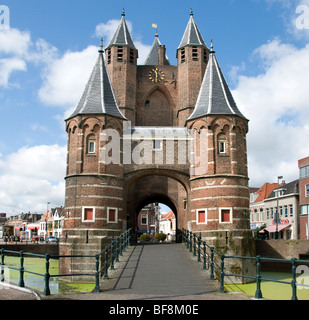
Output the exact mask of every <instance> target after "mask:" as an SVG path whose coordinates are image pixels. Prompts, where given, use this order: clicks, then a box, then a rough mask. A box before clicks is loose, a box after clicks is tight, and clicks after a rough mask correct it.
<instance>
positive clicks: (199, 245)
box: [197, 237, 201, 262]
mask: <svg viewBox="0 0 309 320" xmlns="http://www.w3.org/2000/svg"><path fill="white" fill-rule="evenodd" d="M197 262H201V237H198V238H197Z"/></svg>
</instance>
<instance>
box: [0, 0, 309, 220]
mask: <svg viewBox="0 0 309 320" xmlns="http://www.w3.org/2000/svg"><path fill="white" fill-rule="evenodd" d="M1 5H4V6H6V7H1ZM1 8H2V9H3V8H5V9H6V8H8V9H9V11H8V10H4V11H2V10H1ZM123 8H124V9H125V14H126V16H125V18H126V21H127V24H128V25H129V28H130V31H131V35H132V38H133V41H134V44H135V46H136V47H137V49H138V50H139V60H138V63H139V64H142V63H143V61H144V60H145V58H146V56H147V54H148V52H149V49H150V47H151V45H152V43H153V40H154V35H155V30H154V29H153V28H152V24H153V23H154V24H157V25H158V34H159V39H160V41H161V43H162V44H164V45H165V46H166V50H167V55H168V58H169V60H170V61H171V63H172V64H176V63H177V61H176V49H177V47H178V45H179V43H180V41H181V38H182V36H183V33H184V31H185V28H186V25H187V23H188V21H189V16H190V9H191V8H192V10H193V13H194V19H195V21H196V23H197V25H198V28H199V29H200V31H201V34H202V36H203V38H204V40H205V42H206V43H207V44H209V46H210V42H211V39H213V43H214V49H215V51H216V57H217V59H218V62H219V64H220V66H221V69H222V71H223V73H224V75H225V78H226V80H227V82H228V83H229V86H230V88H231V90H232V93H233V96H234V99H235V100H236V103H237V105H238V108H239V109H240V111H241V112H242V113H243V114H244V115H245V116H246V118H248V119H249V120H250V122H249V133H248V135H247V146H248V168H249V178H250V181H249V185H250V186H252V187H260V186H262V185H263V184H264V183H265V182H276V181H277V176H278V175H282V176H283V177H284V180H285V181H286V182H289V181H292V180H295V179H298V163H297V161H298V159H301V158H304V157H306V156H309V144H308V141H309V124H308V119H309V107H308V104H309V94H308V83H309V43H308V41H309V0H246V1H244V0H218V1H210V0H207V1H206V0H205V1H200V0H192V1H188V0H177V1H176V0H169V1H162V0H157V1H154V0H152V1H148V0H143V1H140V0H114V1H106V0H89V1H87V2H85V1H83V2H82V1H78V0H75V1H72V0H62V1H60V0H53V1H39V0H27V1H23V0H11V1H5V0H2V1H1V0H0V117H1V118H0V119H1V123H0V212H6V213H7V214H9V215H10V214H18V213H20V212H29V211H30V212H38V213H43V212H44V211H46V208H47V206H49V207H56V206H61V205H64V193H65V181H64V177H65V167H66V143H67V134H66V132H65V122H64V119H65V118H66V117H67V116H68V115H70V113H71V112H72V111H73V109H74V108H75V107H76V105H77V103H78V101H79V99H80V97H81V95H82V93H83V89H84V87H85V84H86V82H87V80H88V78H89V76H90V73H91V70H92V68H93V66H94V64H95V61H96V58H97V55H98V52H97V51H98V47H99V44H100V39H101V37H103V41H104V47H106V46H107V45H108V43H109V40H110V39H111V37H112V35H113V34H114V32H115V29H116V27H117V26H118V23H119V21H120V18H121V13H122V10H123ZM48 203H49V204H48Z"/></svg>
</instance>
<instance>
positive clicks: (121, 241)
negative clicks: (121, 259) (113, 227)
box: [119, 234, 123, 256]
mask: <svg viewBox="0 0 309 320" xmlns="http://www.w3.org/2000/svg"><path fill="white" fill-rule="evenodd" d="M122 243H123V239H122V234H121V235H120V244H119V247H120V252H119V253H120V255H121V256H122Z"/></svg>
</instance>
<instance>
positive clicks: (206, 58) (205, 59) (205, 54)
mask: <svg viewBox="0 0 309 320" xmlns="http://www.w3.org/2000/svg"><path fill="white" fill-rule="evenodd" d="M207 61H208V54H207V50H206V49H204V62H205V63H207Z"/></svg>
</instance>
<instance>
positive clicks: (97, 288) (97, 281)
mask: <svg viewBox="0 0 309 320" xmlns="http://www.w3.org/2000/svg"><path fill="white" fill-rule="evenodd" d="M99 259H100V255H99V254H96V255H95V271H96V273H95V288H94V291H95V292H100V271H99V268H100V260H99Z"/></svg>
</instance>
